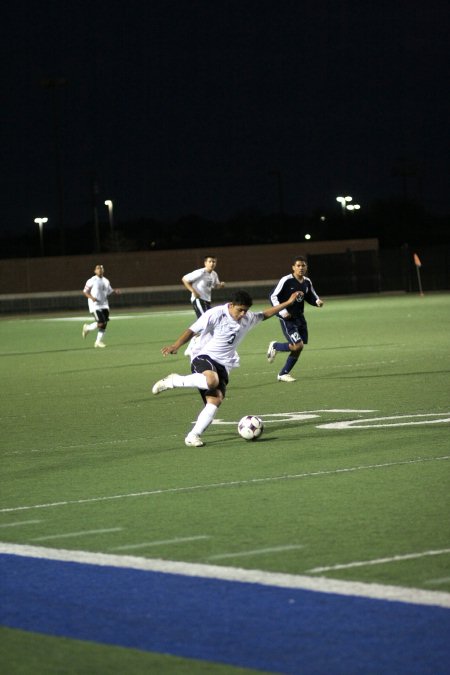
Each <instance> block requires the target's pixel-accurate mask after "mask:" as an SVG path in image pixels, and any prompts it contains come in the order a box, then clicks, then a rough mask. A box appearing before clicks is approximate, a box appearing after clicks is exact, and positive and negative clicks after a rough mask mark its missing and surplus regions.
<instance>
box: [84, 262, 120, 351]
mask: <svg viewBox="0 0 450 675" xmlns="http://www.w3.org/2000/svg"><path fill="white" fill-rule="evenodd" d="M104 271H105V270H104V268H103V265H96V266H95V269H94V272H95V274H94V276H92V277H91V278H90V279H88V280H87V281H86V284H85V286H84V290H83V295H84V296H85V297H86V298H87V299H88V305H89V311H90V313H91V314H93V315H94V318H95V321H94V322H93V323H90V324H88V323H85V324H84V325H83V330H82V331H81V334H82V336H83V339H84V338H85V337H86V335H87V334H88V333H90V332H91V331H94V330H97V331H98V332H97V338H96V340H95V344H94V347H99V348H100V349H104V348H105V347H106V345H105V343H104V342H103V336H104V334H105V331H106V327H107V325H108V321H109V302H108V297H109V296H110V295H111V294H112V293H116V294H117V295H119V294H120V291H119V290H118V289H117V290H114V289H113V288H112V286H111V284H110V282H109V279H107V278H106V277H104V276H103V273H104Z"/></svg>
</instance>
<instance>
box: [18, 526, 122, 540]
mask: <svg viewBox="0 0 450 675" xmlns="http://www.w3.org/2000/svg"><path fill="white" fill-rule="evenodd" d="M122 529H123V528H122V527H110V528H108V529H104V530H81V532H64V533H60V534H47V535H45V536H44V537H33V539H30V541H47V540H48V539H69V538H70V537H82V536H84V535H86V534H87V535H91V534H105V533H106V532H120V530H122Z"/></svg>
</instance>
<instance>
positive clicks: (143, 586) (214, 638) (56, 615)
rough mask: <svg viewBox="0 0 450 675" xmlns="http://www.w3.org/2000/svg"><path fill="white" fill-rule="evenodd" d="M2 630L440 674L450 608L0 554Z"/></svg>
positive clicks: (233, 659) (227, 656) (276, 666)
mask: <svg viewBox="0 0 450 675" xmlns="http://www.w3.org/2000/svg"><path fill="white" fill-rule="evenodd" d="M0 578H1V595H2V602H1V624H2V625H4V626H8V627H10V628H19V629H23V630H28V631H33V632H39V633H45V634H49V635H54V636H65V637H69V638H76V639H80V640H89V641H93V642H99V643H105V644H112V645H120V646H123V647H132V648H136V649H141V650H145V651H153V652H159V653H166V654H172V655H176V656H182V657H187V658H195V659H203V660H206V661H215V662H220V663H225V664H231V665H235V666H242V667H248V668H255V669H260V670H266V671H269V672H270V671H275V672H278V673H292V674H298V673H308V675H310V674H314V673H333V674H340V673H342V674H343V675H344V674H345V675H350V674H352V673H369V672H372V673H375V672H376V673H383V674H390V673H392V674H394V673H395V674H396V675H399V674H402V673H405V674H406V673H408V674H409V675H410V674H413V673H417V674H419V673H420V674H424V673H429V674H433V675H440V674H447V673H449V672H450V670H449V665H448V663H449V649H448V646H447V643H448V635H449V634H450V612H449V610H448V609H444V608H440V607H433V606H421V605H411V604H406V603H402V602H388V601H382V600H372V599H367V598H360V597H345V596H340V595H335V594H330V593H320V592H313V591H305V590H298V589H288V588H275V587H271V586H263V585H258V584H252V583H245V582H230V581H222V580H217V579H206V578H201V577H191V576H183V575H178V574H165V573H160V572H148V571H141V570H132V569H123V568H113V567H104V566H97V565H90V564H88V565H86V564H80V563H74V562H59V561H52V560H45V559H34V558H27V557H21V556H17V555H1V556H0Z"/></svg>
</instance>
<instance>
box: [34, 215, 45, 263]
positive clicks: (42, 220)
mask: <svg viewBox="0 0 450 675" xmlns="http://www.w3.org/2000/svg"><path fill="white" fill-rule="evenodd" d="M34 222H35V223H37V224H38V225H39V241H40V244H41V256H43V255H44V223H47V222H48V218H35V219H34Z"/></svg>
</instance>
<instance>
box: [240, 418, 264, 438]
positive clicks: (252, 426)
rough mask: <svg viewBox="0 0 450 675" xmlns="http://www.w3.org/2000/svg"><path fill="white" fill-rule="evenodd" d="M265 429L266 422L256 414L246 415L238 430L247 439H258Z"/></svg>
mask: <svg viewBox="0 0 450 675" xmlns="http://www.w3.org/2000/svg"><path fill="white" fill-rule="evenodd" d="M263 431H264V424H263V421H262V419H261V418H260V417H256V415H246V416H245V417H243V418H242V419H241V421H240V422H239V424H238V432H239V435H240V436H242V438H245V440H246V441H256V439H257V438H259V437H260V436H261V434H262V432H263Z"/></svg>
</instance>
